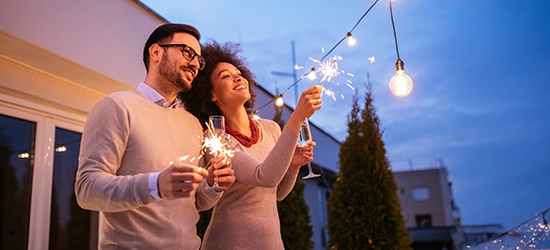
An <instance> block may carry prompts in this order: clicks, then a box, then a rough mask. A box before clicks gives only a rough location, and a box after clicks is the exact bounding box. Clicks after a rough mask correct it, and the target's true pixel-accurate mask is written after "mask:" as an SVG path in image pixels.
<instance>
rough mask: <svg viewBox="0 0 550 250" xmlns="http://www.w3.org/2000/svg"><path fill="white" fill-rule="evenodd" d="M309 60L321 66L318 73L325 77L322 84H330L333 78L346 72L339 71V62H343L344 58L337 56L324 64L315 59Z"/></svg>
mask: <svg viewBox="0 0 550 250" xmlns="http://www.w3.org/2000/svg"><path fill="white" fill-rule="evenodd" d="M309 59H311V60H312V61H313V62H315V64H316V65H318V66H319V69H317V70H316V71H317V72H320V73H321V75H322V76H323V77H322V78H321V82H330V81H331V80H332V78H333V77H335V76H337V75H339V74H340V73H343V72H344V71H341V70H338V61H340V60H342V57H341V56H339V55H335V56H333V57H331V58H329V59H328V60H326V61H324V62H321V61H319V60H317V59H313V58H311V57H310V58H309Z"/></svg>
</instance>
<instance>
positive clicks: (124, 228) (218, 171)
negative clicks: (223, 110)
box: [75, 24, 235, 249]
mask: <svg viewBox="0 0 550 250" xmlns="http://www.w3.org/2000/svg"><path fill="white" fill-rule="evenodd" d="M199 39H200V34H199V32H198V31H197V30H196V29H195V28H194V27H192V26H189V25H184V24H165V25H161V26H159V27H158V28H157V29H155V31H153V33H151V35H150V36H149V39H148V40H147V42H146V44H145V47H144V51H143V61H144V63H145V67H146V69H147V76H146V78H145V81H144V82H142V83H139V85H138V87H137V88H136V89H134V90H130V91H122V92H117V93H112V94H109V95H108V96H106V97H104V98H102V99H101V100H100V101H99V102H98V103H97V104H96V105H95V106H94V107H93V108H92V110H91V111H90V113H89V115H88V119H87V122H86V125H85V127H84V132H83V134H82V143H81V150H80V157H79V166H78V171H77V176H76V183H75V194H76V197H77V201H78V204H79V205H80V206H81V207H82V208H84V209H89V210H97V211H102V212H103V215H104V217H103V223H102V224H101V236H100V237H101V242H100V246H99V247H100V248H101V249H199V247H200V244H201V242H200V238H199V237H198V236H197V235H196V223H197V222H198V220H199V214H198V211H202V210H207V209H209V208H211V207H212V206H213V205H214V204H215V202H216V201H217V200H218V199H219V198H220V196H221V194H222V193H223V192H221V190H219V191H220V192H217V191H218V190H216V191H211V190H207V189H206V186H208V185H211V184H213V180H214V174H215V175H216V176H218V177H217V178H218V181H219V184H220V186H222V187H226V188H228V187H229V186H231V184H232V183H233V182H234V181H235V176H234V172H233V170H232V169H231V166H230V164H227V165H225V164H224V163H223V161H221V160H220V159H214V160H213V166H214V168H209V170H208V171H207V170H205V169H203V168H200V167H198V166H197V164H198V162H199V160H197V157H198V156H199V155H200V153H201V151H200V150H201V138H202V128H201V126H200V124H199V122H198V120H197V119H196V118H195V117H194V116H193V115H191V114H190V113H188V112H187V111H185V109H183V108H182V107H181V105H179V104H180V101H179V100H178V99H177V98H176V96H177V94H178V93H179V92H183V91H188V90H189V89H190V88H191V81H192V80H193V79H194V78H195V76H196V75H197V73H198V70H199V69H202V68H203V67H204V59H203V58H202V56H200V51H201V50H200V44H199ZM202 164H204V163H202ZM214 169H215V172H214Z"/></svg>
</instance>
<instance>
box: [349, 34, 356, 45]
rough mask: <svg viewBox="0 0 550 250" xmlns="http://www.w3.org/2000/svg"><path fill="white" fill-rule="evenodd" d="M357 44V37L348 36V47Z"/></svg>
mask: <svg viewBox="0 0 550 250" xmlns="http://www.w3.org/2000/svg"><path fill="white" fill-rule="evenodd" d="M355 44H357V40H355V37H353V36H351V35H350V36H348V45H349V46H355Z"/></svg>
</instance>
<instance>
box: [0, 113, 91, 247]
mask: <svg viewBox="0 0 550 250" xmlns="http://www.w3.org/2000/svg"><path fill="white" fill-rule="evenodd" d="M25 110H28V109H25ZM57 117H58V116H56V114H51V113H44V112H41V111H38V110H33V111H32V112H25V111H23V109H18V108H17V107H14V106H12V105H10V104H7V105H4V103H3V102H0V195H1V196H0V200H1V201H2V206H1V207H0V224H1V225H2V235H1V236H0V249H44V248H48V247H49V249H97V242H98V226H99V225H98V224H99V213H98V212H92V211H88V210H84V209H81V208H80V207H79V206H78V205H77V203H76V197H75V195H74V183H75V177H76V169H77V166H78V163H77V162H78V154H79V149H80V137H81V134H80V132H78V131H81V129H82V127H83V121H81V120H71V119H68V118H67V117H66V116H63V117H61V119H58V118H57ZM61 120H65V121H61ZM69 120H70V121H69Z"/></svg>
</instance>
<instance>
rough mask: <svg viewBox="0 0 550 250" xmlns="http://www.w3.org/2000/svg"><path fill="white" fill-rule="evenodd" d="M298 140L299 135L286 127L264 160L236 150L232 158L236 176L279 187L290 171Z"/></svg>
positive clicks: (265, 185)
mask: <svg viewBox="0 0 550 250" xmlns="http://www.w3.org/2000/svg"><path fill="white" fill-rule="evenodd" d="M297 140H298V135H297V134H294V133H293V132H292V131H290V130H288V129H287V128H286V127H285V128H284V129H283V132H282V133H281V135H280V137H279V139H278V140H277V143H276V144H275V146H274V147H273V149H271V151H270V152H269V155H268V156H267V157H266V158H265V160H264V161H263V162H259V161H258V160H256V159H255V158H254V157H252V156H250V155H248V154H246V153H244V152H240V151H238V152H236V153H235V155H234V156H233V158H232V164H233V169H234V170H235V177H236V178H237V180H239V181H241V182H243V183H247V184H251V185H255V186H260V187H277V186H278V185H279V183H280V182H281V180H282V179H283V177H284V175H285V174H286V173H287V171H288V166H289V165H290V161H291V160H292V156H293V154H294V148H295V146H296V142H297Z"/></svg>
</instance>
